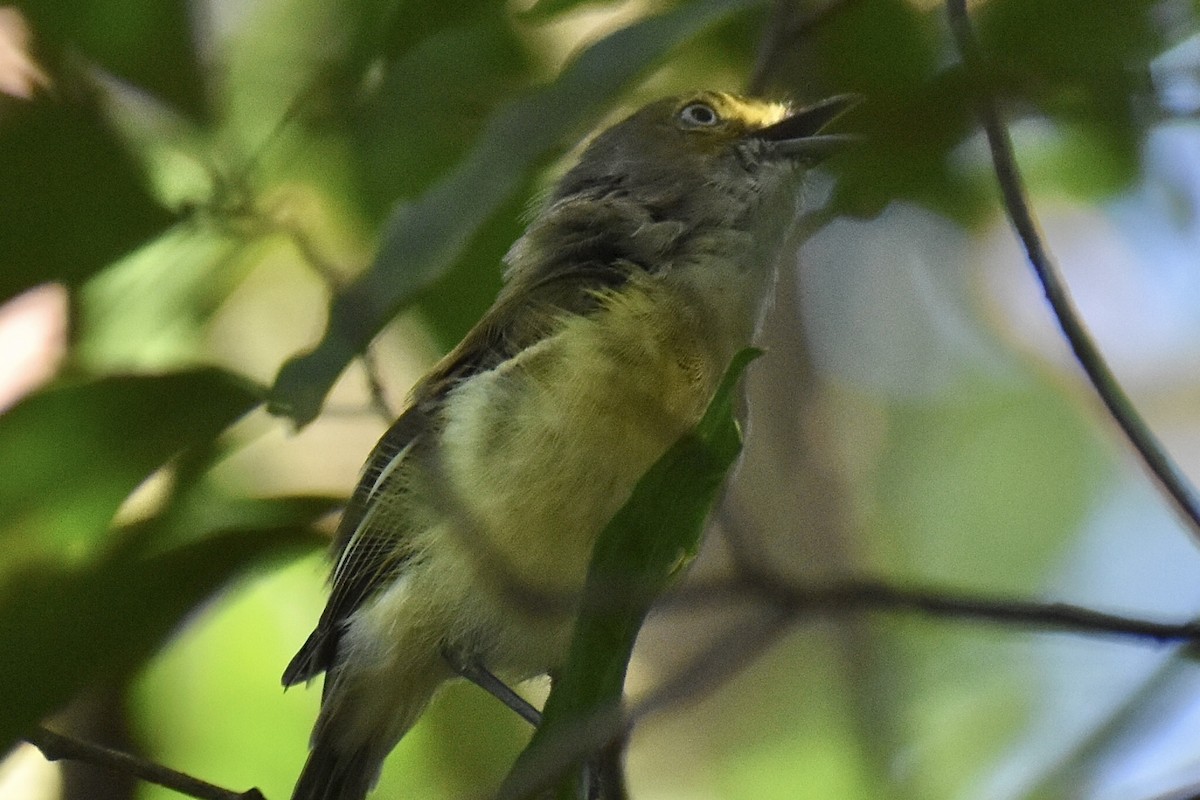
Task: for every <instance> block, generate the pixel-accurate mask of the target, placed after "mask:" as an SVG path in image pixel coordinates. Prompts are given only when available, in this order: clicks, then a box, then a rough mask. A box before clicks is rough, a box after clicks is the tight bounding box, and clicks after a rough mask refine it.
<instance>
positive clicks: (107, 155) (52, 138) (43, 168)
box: [0, 99, 171, 300]
mask: <svg viewBox="0 0 1200 800" xmlns="http://www.w3.org/2000/svg"><path fill="white" fill-rule="evenodd" d="M0 175H3V176H4V180H3V181H2V182H0V219H3V220H4V224H3V225H0V300H3V299H5V298H8V297H11V296H12V295H14V294H16V293H17V292H20V291H21V290H23V289H26V288H28V287H30V286H34V285H36V284H39V283H44V282H46V281H56V280H57V281H63V282H65V283H67V284H68V285H71V286H75V285H78V284H79V283H82V282H83V281H84V280H85V279H87V278H88V277H90V276H91V275H93V274H94V273H96V272H98V271H99V270H100V269H102V268H103V267H105V266H106V265H107V264H109V263H110V262H112V261H114V260H115V259H117V258H118V257H119V256H122V255H124V254H125V253H127V252H129V251H130V250H132V249H133V248H134V247H136V246H137V245H138V244H140V243H141V242H143V241H145V240H146V239H148V238H149V237H151V236H153V235H154V234H156V233H159V232H161V231H162V230H163V229H164V228H165V227H166V226H167V225H168V224H169V223H170V222H171V217H170V215H169V214H168V213H167V212H166V211H165V210H164V209H163V208H162V207H161V206H159V205H158V204H157V203H156V202H155V201H154V199H153V198H152V197H151V196H150V194H149V192H148V191H147V189H146V187H145V185H144V182H143V180H142V176H141V174H140V173H139V171H138V170H137V169H136V168H135V166H134V164H133V162H132V160H131V159H130V158H129V156H128V155H127V154H126V152H125V151H124V150H123V148H122V147H121V145H120V143H119V142H118V141H117V139H116V138H115V137H114V135H113V134H112V132H111V131H110V130H109V129H108V128H107V127H106V126H105V125H104V123H103V122H102V120H101V118H100V113H99V112H98V111H97V110H96V109H95V108H94V106H92V105H91V104H82V103H75V104H66V103H60V102H55V101H53V100H49V99H41V100H38V101H36V102H34V103H21V104H15V103H12V104H9V105H4V106H0Z"/></svg>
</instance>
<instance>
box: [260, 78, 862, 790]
mask: <svg viewBox="0 0 1200 800" xmlns="http://www.w3.org/2000/svg"><path fill="white" fill-rule="evenodd" d="M854 102H855V99H854V98H853V97H850V96H838V97H834V98H830V99H829V100H826V101H823V102H820V103H817V104H815V105H812V106H809V107H806V108H801V109H799V110H792V109H791V108H790V107H789V106H788V105H787V104H785V103H779V102H771V101H765V100H759V99H754V98H749V97H744V96H740V95H736V94H732V93H727V92H718V91H700V92H694V93H690V94H687V95H681V96H673V97H668V98H664V99H660V100H657V101H654V102H652V103H650V104H648V105H646V106H645V107H643V108H641V109H639V110H637V111H635V112H634V113H632V114H631V115H629V116H628V117H627V118H625V119H624V120H622V121H620V122H618V123H616V124H615V125H612V126H610V127H608V128H606V129H604V130H602V131H600V132H598V133H596V134H594V135H593V136H592V137H591V138H590V139H589V140H587V141H588V143H587V144H586V146H584V147H583V149H582V152H581V154H580V155H579V156H578V160H577V163H575V165H574V166H573V167H571V168H570V169H568V170H567V171H566V172H565V174H563V176H562V177H561V178H560V179H559V180H558V181H557V183H556V184H555V185H554V186H553V188H552V189H551V190H550V191H549V192H548V193H547V196H546V197H545V199H544V201H543V202H542V204H541V207H540V209H539V210H537V211H536V213H534V214H533V215H532V219H531V221H530V223H529V225H528V228H527V229H526V230H525V232H524V234H523V235H522V236H521V237H520V238H519V239H518V240H517V241H516V243H515V244H514V245H513V246H512V248H511V249H510V251H509V252H508V254H507V255H506V256H505V259H504V261H505V269H504V283H503V286H502V288H501V290H500V292H499V294H498V296H497V298H496V300H495V302H494V304H493V305H492V306H491V308H490V309H489V310H488V311H487V312H486V313H485V314H484V315H483V317H482V318H481V319H480V321H479V322H478V323H477V324H476V325H475V326H474V327H473V328H472V329H471V330H470V331H469V332H468V333H467V334H466V336H465V337H464V338H463V340H462V341H461V342H460V343H459V344H458V346H457V347H455V348H454V349H453V350H452V351H451V352H450V353H449V354H448V355H446V356H445V357H444V358H442V359H441V360H440V361H439V362H437V363H436V364H435V365H434V366H433V368H432V369H431V370H430V371H429V372H428V373H427V374H426V375H425V376H424V377H422V378H421V379H420V380H419V381H418V382H417V383H416V385H415V386H414V388H413V389H412V390H411V392H410V394H409V398H408V401H407V403H406V406H405V408H404V410H403V412H402V413H401V414H400V416H399V418H398V419H397V420H396V421H395V423H394V424H393V425H392V426H391V427H390V428H389V429H388V430H387V432H386V433H385V434H384V435H383V437H382V438H381V439H380V440H379V442H378V444H377V445H376V446H375V447H374V449H373V450H372V452H371V453H370V455H369V457H368V458H367V461H366V463H365V466H364V467H363V470H362V474H361V477H360V480H359V482H358V485H357V488H356V489H355V490H354V492H353V494H352V496H351V498H350V500H349V502H348V503H347V505H346V508H345V510H344V512H343V515H342V517H341V521H340V524H339V526H338V528H337V532H336V534H335V536H334V541H333V547H332V556H333V557H332V562H333V566H332V570H331V575H330V578H329V583H330V587H331V588H330V594H329V599H328V602H327V605H326V606H325V609H324V611H323V612H322V614H321V616H320V619H319V621H318V622H317V624H316V627H315V630H314V631H313V632H312V634H311V635H310V636H309V637H308V639H307V641H306V642H305V643H304V644H303V646H302V647H301V648H300V650H299V652H298V653H297V654H296V656H295V657H294V658H293V659H292V661H291V662H290V663H289V664H288V666H287V668H286V670H285V672H284V675H283V683H284V686H285V687H288V686H292V685H295V684H298V683H304V682H309V681H311V680H313V679H314V678H315V677H317V676H318V675H320V674H321V673H324V674H325V679H324V686H323V690H322V698H321V708H320V711H319V714H318V717H317V721H316V723H315V726H314V729H313V734H312V739H311V744H310V751H309V755H308V759H307V761H306V763H305V766H304V768H303V771H302V772H301V775H300V777H299V780H298V781H297V784H296V787H295V790H294V793H293V800H362V798H364V797H365V796H366V794H367V793H368V792H369V791H370V789H371V788H372V787H373V785H374V784H375V782H376V781H377V779H378V776H379V772H380V769H381V767H382V764H383V762H384V759H385V758H386V756H387V755H388V753H389V752H390V751H391V750H392V749H393V748H394V747H395V745H396V744H397V743H398V742H399V741H400V739H401V738H402V737H403V736H404V734H405V733H406V732H407V731H408V730H409V729H410V728H411V727H412V726H413V725H414V724H415V723H416V721H417V720H418V719H419V717H420V716H421V714H422V712H423V711H424V709H425V708H426V706H427V705H428V703H429V701H430V700H431V698H432V697H433V696H434V695H435V693H436V692H437V691H438V690H439V688H440V687H442V686H443V685H444V684H446V683H447V682H449V681H451V680H454V679H456V678H459V677H461V676H468V677H471V676H475V677H480V676H482V677H484V678H487V677H492V678H494V680H495V683H496V684H498V685H499V686H500V687H501V689H503V687H505V686H507V685H509V684H510V683H515V682H520V681H523V680H527V679H530V678H533V677H536V676H539V675H544V674H549V673H552V671H553V670H554V669H555V668H556V667H557V666H558V665H560V664H561V663H562V661H563V660H564V658H565V655H566V652H567V648H568V643H569V639H570V634H571V628H572V622H573V618H574V611H575V609H574V607H573V606H572V603H571V602H570V600H569V598H571V597H572V595H573V594H575V595H577V594H578V593H579V591H580V590H581V588H582V586H583V582H584V579H585V576H586V572H587V567H588V561H589V556H590V553H591V549H592V546H593V544H594V543H595V540H596V538H597V537H598V535H599V533H600V532H601V531H602V530H603V528H604V526H605V524H606V523H607V522H608V521H609V520H610V519H611V518H612V516H613V515H614V514H615V513H616V512H617V511H618V509H620V507H621V506H622V505H623V503H624V502H625V501H626V500H627V499H628V497H629V495H630V493H631V492H632V490H633V487H634V485H635V484H636V483H637V481H638V479H639V478H640V477H641V475H642V474H643V473H644V472H645V471H646V470H647V469H648V468H649V467H650V466H651V465H652V464H653V463H654V462H655V461H656V460H657V459H658V458H659V457H660V456H661V455H662V454H663V453H664V452H665V451H666V450H667V448H668V447H670V445H671V444H672V443H673V442H674V441H675V440H676V439H678V438H679V437H680V436H681V435H682V434H684V433H685V432H687V431H688V430H689V429H690V428H692V427H693V426H695V425H696V423H697V422H698V421H699V420H700V418H701V416H702V414H703V412H704V410H705V408H706V407H707V404H708V402H709V400H710V399H711V397H712V396H713V393H714V391H715V390H716V387H717V385H718V382H719V381H720V379H721V377H722V375H723V374H724V371H725V368H726V366H727V365H728V364H729V362H730V360H731V359H732V357H733V356H734V355H735V354H736V353H737V352H738V351H740V350H741V349H743V348H745V347H746V346H748V345H750V344H751V343H752V342H753V341H754V338H755V336H756V333H757V331H758V329H759V328H760V327H761V324H762V319H763V316H764V314H765V311H766V309H767V307H768V304H769V300H770V297H771V294H772V291H773V287H774V283H775V280H776V273H777V271H778V270H777V264H778V262H779V261H780V260H781V257H782V254H783V251H784V249H785V248H786V245H787V241H788V232H789V230H790V229H791V228H792V226H793V224H794V222H795V220H796V219H797V217H798V214H799V212H800V211H801V206H802V198H803V192H802V191H801V189H802V186H803V178H804V175H805V174H806V173H807V172H808V170H809V169H810V168H811V167H813V166H814V165H815V164H816V163H818V162H819V161H821V160H822V159H824V158H825V157H826V156H828V155H829V154H831V153H832V152H834V151H835V150H836V149H837V148H838V147H839V146H840V145H841V144H842V143H843V142H844V141H845V139H846V137H845V136H840V135H831V134H826V133H823V130H824V128H825V127H826V126H827V125H828V124H829V123H830V122H831V121H832V120H833V119H835V118H836V117H838V116H840V115H841V114H842V113H843V112H844V111H846V110H847V109H848V108H849V107H850V106H852V105H853V104H854ZM514 586H516V587H519V588H520V589H521V590H522V591H523V592H524V593H525V595H526V596H528V595H530V593H532V595H533V596H535V597H536V596H541V597H557V598H568V599H567V601H566V602H562V603H557V604H555V603H547V604H545V607H532V606H536V605H537V604H530V603H528V602H521V601H520V600H519V599H518V598H517V596H516V595H517V594H518V593H516V592H514V591H512V589H513V587H514ZM495 676H499V677H495ZM534 718H536V717H534Z"/></svg>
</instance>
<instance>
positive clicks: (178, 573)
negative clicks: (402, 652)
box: [0, 520, 323, 750]
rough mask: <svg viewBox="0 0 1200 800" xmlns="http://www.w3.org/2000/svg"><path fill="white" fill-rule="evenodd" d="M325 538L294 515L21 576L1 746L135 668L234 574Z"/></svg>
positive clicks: (6, 627) (5, 607)
mask: <svg viewBox="0 0 1200 800" xmlns="http://www.w3.org/2000/svg"><path fill="white" fill-rule="evenodd" d="M307 521H311V520H307ZM321 541H323V537H320V536H317V535H315V534H313V533H311V532H310V531H308V530H307V529H306V528H305V527H304V524H303V521H301V520H295V521H292V522H291V523H290V524H286V525H281V526H279V527H274V528H265V529H250V530H246V529H242V530H230V531H223V532H220V533H218V534H216V535H213V536H210V537H207V538H204V539H202V540H200V541H198V542H195V543H193V544H190V545H188V546H185V547H181V548H177V549H175V550H171V551H168V552H166V553H163V554H160V555H158V556H155V557H152V558H147V559H137V558H132V557H128V556H124V555H116V556H110V557H106V558H100V559H98V560H96V561H95V562H94V563H91V564H88V565H87V566H85V567H83V568H80V569H69V568H64V567H54V566H45V567H41V568H30V569H26V570H23V571H22V572H20V573H19V574H17V575H15V576H13V577H12V578H11V579H10V580H9V581H7V582H6V584H5V586H4V587H3V590H2V591H0V686H3V687H4V688H3V690H0V691H2V693H3V695H4V702H3V703H0V749H3V750H7V749H8V748H9V747H10V746H11V745H12V744H13V743H14V742H15V741H16V740H17V739H19V738H20V737H21V736H22V735H23V733H24V732H25V731H27V730H29V728H30V727H31V726H32V725H34V724H35V723H36V722H38V720H40V719H42V718H43V717H45V716H46V715H48V714H50V713H52V712H54V711H55V710H57V709H58V708H60V707H61V706H62V705H63V704H65V703H66V702H68V701H69V700H70V699H71V698H72V697H74V696H75V694H77V693H78V692H79V691H80V690H81V689H83V688H85V687H86V686H88V685H89V684H91V683H93V682H95V681H97V680H100V679H103V678H111V677H114V676H119V675H122V674H125V673H128V672H129V671H130V670H132V669H134V668H136V667H137V666H138V665H139V664H140V663H141V662H143V661H144V660H145V659H146V658H147V657H149V656H150V655H151V654H152V653H153V652H154V651H155V650H156V649H157V648H158V647H159V646H160V645H161V644H162V642H163V641H164V640H165V639H166V638H167V636H168V635H169V634H170V633H171V632H172V631H173V630H174V629H175V628H176V627H178V626H179V625H180V623H181V622H183V621H184V619H185V618H186V617H187V615H188V614H190V613H191V612H193V611H194V610H195V608H196V607H197V606H198V605H199V604H200V603H201V602H202V601H203V600H204V599H205V598H207V597H209V596H210V595H211V594H212V593H213V592H215V591H216V590H217V589H219V588H220V587H221V586H223V585H224V584H225V583H227V582H228V581H229V580H230V579H231V578H232V577H234V576H236V575H238V574H240V573H242V572H244V571H245V570H246V569H248V568H249V567H251V566H254V565H256V564H261V563H264V561H266V560H267V559H272V558H278V557H280V556H282V555H286V554H292V553H297V552H303V551H305V550H307V549H310V548H312V547H313V546H316V545H317V544H319V543H320V542H321Z"/></svg>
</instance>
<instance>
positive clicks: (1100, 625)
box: [663, 572, 1200, 644]
mask: <svg viewBox="0 0 1200 800" xmlns="http://www.w3.org/2000/svg"><path fill="white" fill-rule="evenodd" d="M755 598H758V599H760V600H763V599H765V600H766V601H767V602H768V603H770V604H771V605H772V606H773V607H775V608H777V609H779V610H780V611H782V612H784V613H786V614H787V615H788V618H789V619H791V620H792V621H798V620H802V619H805V618H808V617H813V616H842V615H845V614H860V613H866V612H874V613H890V614H896V613H910V614H911V613H915V614H921V615H924V616H928V617H933V618H936V619H955V620H972V621H979V622H989V623H993V624H997V625H1012V626H1019V627H1022V628H1028V629H1031V630H1046V631H1059V632H1063V633H1075V634H1080V635H1108V636H1122V637H1130V638H1134V639H1147V640H1150V641H1153V642H1157V643H1160V644H1164V643H1172V642H1193V641H1200V622H1156V621H1154V620H1147V619H1140V618H1137V617H1128V616H1123V615H1119V614H1109V613H1105V612H1102V611H1096V610H1095V609H1091V608H1084V607H1083V606H1077V605H1071V604H1069V603H1055V602H1038V601H1032V600H1013V599H1005V598H986V597H978V596H974V595H967V594H962V593H954V592H950V591H945V590H940V589H922V588H903V587H898V586H891V585H888V584H886V583H883V582H881V581H872V580H847V581H843V582H838V583H834V584H831V585H829V586H825V587H820V588H810V587H804V586H800V585H797V584H794V583H790V582H788V581H786V580H783V579H779V578H773V577H771V576H769V575H766V574H764V573H762V572H757V573H755V575H754V578H753V580H745V579H740V578H735V579H732V580H726V581H712V582H708V583H703V584H694V585H691V586H687V587H683V588H681V589H680V590H678V591H676V592H673V593H672V594H671V595H670V596H669V597H667V598H664V601H663V602H664V605H665V606H667V607H681V608H685V609H689V610H690V609H694V608H704V607H707V606H710V605H718V606H720V605H727V604H729V603H730V602H731V601H734V600H738V599H741V600H753V599H755Z"/></svg>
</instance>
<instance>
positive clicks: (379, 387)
mask: <svg viewBox="0 0 1200 800" xmlns="http://www.w3.org/2000/svg"><path fill="white" fill-rule="evenodd" d="M359 358H361V359H362V363H363V369H364V370H365V371H366V374H367V390H368V392H369V393H370V398H371V401H370V405H371V411H372V412H374V414H375V416H377V417H379V418H380V419H381V420H383V424H384V425H391V424H392V423H393V422H395V421H396V417H397V416H398V414H397V413H396V412H395V411H394V410H392V406H391V404H390V403H388V399H387V391H386V390H385V389H384V388H383V380H382V379H381V378H380V377H379V361H378V359H376V357H375V351H374V350H372V349H371V347H370V345H368V346H367V348H366V349H365V350H363V351H362V354H361V355H360V356H359Z"/></svg>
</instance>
